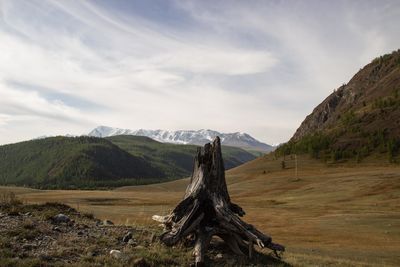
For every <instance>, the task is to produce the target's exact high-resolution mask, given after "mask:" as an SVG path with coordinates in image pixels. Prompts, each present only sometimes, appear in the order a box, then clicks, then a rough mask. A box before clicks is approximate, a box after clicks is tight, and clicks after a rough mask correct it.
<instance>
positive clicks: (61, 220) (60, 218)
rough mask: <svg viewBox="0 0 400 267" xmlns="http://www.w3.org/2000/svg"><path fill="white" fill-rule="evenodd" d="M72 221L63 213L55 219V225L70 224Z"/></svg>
mask: <svg viewBox="0 0 400 267" xmlns="http://www.w3.org/2000/svg"><path fill="white" fill-rule="evenodd" d="M70 221H71V219H70V218H69V217H68V216H67V215H64V214H62V213H60V214H57V215H56V216H54V217H53V222H54V223H68V222H70Z"/></svg>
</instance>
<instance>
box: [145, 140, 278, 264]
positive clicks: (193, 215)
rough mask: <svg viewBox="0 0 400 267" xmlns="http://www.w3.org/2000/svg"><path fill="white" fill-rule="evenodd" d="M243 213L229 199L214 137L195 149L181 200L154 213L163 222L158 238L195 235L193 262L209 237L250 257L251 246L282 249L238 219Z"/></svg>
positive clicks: (201, 254) (198, 261)
mask: <svg viewBox="0 0 400 267" xmlns="http://www.w3.org/2000/svg"><path fill="white" fill-rule="evenodd" d="M244 214H245V212H244V211H243V209H242V208H241V207H240V206H239V205H237V204H234V203H232V202H231V199H230V196H229V193H228V189H227V186H226V181H225V169H224V163H223V159H222V154H221V142H220V139H219V137H216V138H215V140H214V142H213V143H212V144H206V145H205V146H204V148H203V149H200V148H199V149H198V150H197V154H196V156H195V159H194V169H193V174H192V177H191V180H190V184H189V185H188V187H187V188H186V192H185V196H184V198H183V200H182V201H181V202H180V203H179V204H178V205H177V206H176V207H175V209H174V210H173V211H172V212H171V214H169V215H167V216H158V215H155V216H153V219H155V220H157V221H159V222H161V223H162V224H163V225H164V228H165V230H166V231H165V232H164V233H163V234H162V235H161V237H160V239H161V241H162V242H164V243H165V244H166V245H168V246H173V245H175V244H177V243H178V242H179V241H183V240H185V239H186V237H187V236H189V235H194V236H195V238H196V241H195V247H194V255H195V262H196V265H199V266H200V265H202V263H203V262H204V255H205V253H206V251H207V247H208V245H209V243H210V241H211V238H212V236H214V235H215V236H219V237H221V238H222V239H223V240H224V241H225V242H226V243H227V245H228V246H229V247H230V248H231V250H232V251H233V252H234V253H236V254H239V255H244V254H248V255H249V257H250V258H251V257H252V256H253V253H254V252H253V245H254V244H257V245H258V246H259V247H260V248H264V247H267V248H269V249H271V250H273V251H274V252H275V254H276V255H278V254H277V251H284V250H285V248H284V246H282V245H279V244H276V243H272V239H271V237H269V236H268V235H266V234H263V233H262V232H260V231H258V230H257V229H256V228H255V227H253V226H252V225H251V224H247V223H245V222H244V221H242V220H241V219H240V217H241V216H243V215H244Z"/></svg>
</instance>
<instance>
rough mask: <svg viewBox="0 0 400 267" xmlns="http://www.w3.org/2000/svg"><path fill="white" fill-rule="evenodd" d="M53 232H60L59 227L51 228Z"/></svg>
mask: <svg viewBox="0 0 400 267" xmlns="http://www.w3.org/2000/svg"><path fill="white" fill-rule="evenodd" d="M53 231H56V232H61V229H60V227H58V226H55V227H53Z"/></svg>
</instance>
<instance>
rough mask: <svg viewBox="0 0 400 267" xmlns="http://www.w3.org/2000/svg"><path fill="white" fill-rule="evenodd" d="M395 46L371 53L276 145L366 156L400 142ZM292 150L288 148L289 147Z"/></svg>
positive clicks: (399, 65)
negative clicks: (366, 61)
mask: <svg viewBox="0 0 400 267" xmlns="http://www.w3.org/2000/svg"><path fill="white" fill-rule="evenodd" d="M399 136H400V50H398V51H395V52H393V53H391V54H387V55H384V56H381V57H379V58H376V59H375V60H373V61H372V62H371V63H370V64H368V65H366V66H365V67H364V68H362V69H361V70H360V71H359V72H358V73H357V74H356V75H354V77H353V78H352V79H351V80H350V81H349V83H348V84H345V85H343V86H341V87H339V88H338V89H337V90H335V91H334V92H333V93H332V94H331V95H329V96H328V97H327V98H326V99H325V100H324V101H323V102H322V103H321V104H319V105H318V106H317V107H316V108H315V109H314V110H313V112H312V113H311V114H310V115H308V116H307V117H306V119H305V120H304V121H303V122H302V124H301V125H300V127H299V128H298V129H297V131H296V133H295V134H294V135H293V137H292V138H291V140H290V141H289V142H288V143H287V144H286V145H284V146H281V148H280V149H279V150H278V153H279V152H280V151H282V150H284V149H286V150H287V152H289V151H290V150H293V151H295V150H297V151H307V150H308V151H311V152H312V153H314V154H315V155H318V154H319V150H329V151H330V152H331V153H333V154H337V155H334V157H339V158H341V157H351V156H357V157H365V156H367V155H370V154H371V153H376V152H387V153H388V155H389V159H390V160H391V161H393V160H394V157H395V156H396V153H397V151H398V149H399V146H400V141H399ZM293 151H292V152H293Z"/></svg>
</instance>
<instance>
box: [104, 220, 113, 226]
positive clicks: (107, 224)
mask: <svg viewBox="0 0 400 267" xmlns="http://www.w3.org/2000/svg"><path fill="white" fill-rule="evenodd" d="M103 225H105V226H111V225H114V223H113V222H112V221H110V220H104V221H103Z"/></svg>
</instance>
